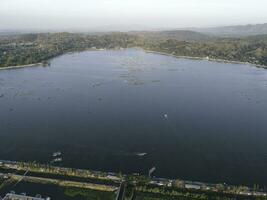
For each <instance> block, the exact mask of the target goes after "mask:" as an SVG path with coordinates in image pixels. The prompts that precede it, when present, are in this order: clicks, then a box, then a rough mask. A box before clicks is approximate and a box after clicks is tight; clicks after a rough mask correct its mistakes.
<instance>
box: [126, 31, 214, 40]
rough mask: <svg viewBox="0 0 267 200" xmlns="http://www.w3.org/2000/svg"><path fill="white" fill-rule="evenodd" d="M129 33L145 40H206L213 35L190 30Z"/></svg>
mask: <svg viewBox="0 0 267 200" xmlns="http://www.w3.org/2000/svg"><path fill="white" fill-rule="evenodd" d="M129 34H134V35H137V36H139V37H143V38H144V39H146V40H151V41H153V40H157V41H160V40H168V39H171V40H178V41H190V42H192V41H198V42H200V41H207V40H211V39H213V38H214V37H212V36H208V35H206V34H203V33H198V32H195V31H190V30H170V31H132V32H129Z"/></svg>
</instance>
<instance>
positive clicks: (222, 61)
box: [0, 47, 267, 70]
mask: <svg viewBox="0 0 267 200" xmlns="http://www.w3.org/2000/svg"><path fill="white" fill-rule="evenodd" d="M133 48H134V49H139V50H142V51H144V52H146V53H154V54H160V55H165V56H172V57H175V58H183V59H191V60H206V61H211V62H218V63H230V64H243V65H251V66H254V67H257V68H262V69H267V65H260V64H255V63H250V62H242V61H234V60H224V59H219V58H218V59H216V58H209V57H198V56H196V57H194V56H179V55H174V54H171V53H166V52H160V51H153V50H147V49H144V48H142V47H133ZM125 49H127V48H123V50H125ZM128 49H131V48H128ZM104 50H116V49H85V50H83V51H69V52H66V53H63V54H61V55H56V56H55V57H52V58H49V59H47V60H46V61H49V60H51V59H54V58H56V57H58V56H62V55H65V54H73V53H77V52H78V53H79V52H85V51H104ZM118 50H120V49H118ZM41 65H43V63H42V62H38V63H32V64H26V65H14V66H8V67H0V70H5V69H6V70H8V69H19V68H26V67H35V66H41Z"/></svg>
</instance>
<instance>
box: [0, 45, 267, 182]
mask: <svg viewBox="0 0 267 200" xmlns="http://www.w3.org/2000/svg"><path fill="white" fill-rule="evenodd" d="M0 142H1V145H0V159H8V160H18V161H34V160H35V161H38V162H42V163H49V162H51V160H53V159H54V158H53V157H52V153H53V152H55V151H61V152H62V162H60V163H57V164H59V165H61V166H69V167H77V168H86V169H93V170H103V171H114V172H123V173H141V174H147V173H148V170H149V169H150V168H152V167H154V166H155V167H156V171H155V174H154V175H155V176H157V177H168V178H182V179H187V180H196V181H206V182H215V183H217V182H226V183H230V184H248V185H252V184H254V183H258V184H262V185H264V184H265V185H267V170H266V169H267V70H264V69H260V68H256V67H254V66H251V65H245V64H230V63H217V62H210V61H205V60H191V59H178V58H175V57H171V56H165V55H160V54H152V53H146V52H144V51H142V50H138V49H127V50H118V51H117V50H111V51H86V52H79V53H72V54H66V55H62V56H59V57H57V58H54V59H52V60H51V65H50V66H47V67H42V66H36V67H28V68H20V69H11V70H0Z"/></svg>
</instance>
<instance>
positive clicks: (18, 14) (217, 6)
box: [0, 0, 267, 30]
mask: <svg viewBox="0 0 267 200" xmlns="http://www.w3.org/2000/svg"><path fill="white" fill-rule="evenodd" d="M266 9H267V0H0V30H3V29H44V30H46V29H47V30H53V29H55V30H59V29H62V30H63V29H73V30H76V29H77V30H78V29H80V30H98V29H99V30H100V29H114V30H115V29H116V30H120V29H121V30H123V29H129V30H138V29H165V28H186V27H214V26H224V25H239V24H256V23H266V22H267V10H266Z"/></svg>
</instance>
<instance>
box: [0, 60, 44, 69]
mask: <svg viewBox="0 0 267 200" xmlns="http://www.w3.org/2000/svg"><path fill="white" fill-rule="evenodd" d="M41 65H43V63H41V62H39V63H32V64H27V65H13V66H8V67H0V70H5V69H19V68H26V67H35V66H41Z"/></svg>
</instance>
